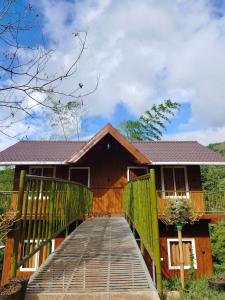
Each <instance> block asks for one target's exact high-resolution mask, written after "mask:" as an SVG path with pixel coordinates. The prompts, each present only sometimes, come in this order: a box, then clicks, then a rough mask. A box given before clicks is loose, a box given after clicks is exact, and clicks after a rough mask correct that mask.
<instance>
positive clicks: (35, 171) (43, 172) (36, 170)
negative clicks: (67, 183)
mask: <svg viewBox="0 0 225 300" xmlns="http://www.w3.org/2000/svg"><path fill="white" fill-rule="evenodd" d="M29 174H30V175H36V176H45V177H55V167H47V166H46V167H41V166H35V167H30V169H29Z"/></svg>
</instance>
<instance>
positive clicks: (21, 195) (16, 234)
mask: <svg viewBox="0 0 225 300" xmlns="http://www.w3.org/2000/svg"><path fill="white" fill-rule="evenodd" d="M25 184H26V172H25V171H24V170H22V171H21V172H20V181H19V194H18V203H17V214H16V221H15V223H14V228H13V252H12V256H11V265H10V277H16V269H17V268H16V265H17V260H18V248H19V240H20V234H21V232H20V229H21V222H22V221H21V216H22V209H23V198H24V190H25Z"/></svg>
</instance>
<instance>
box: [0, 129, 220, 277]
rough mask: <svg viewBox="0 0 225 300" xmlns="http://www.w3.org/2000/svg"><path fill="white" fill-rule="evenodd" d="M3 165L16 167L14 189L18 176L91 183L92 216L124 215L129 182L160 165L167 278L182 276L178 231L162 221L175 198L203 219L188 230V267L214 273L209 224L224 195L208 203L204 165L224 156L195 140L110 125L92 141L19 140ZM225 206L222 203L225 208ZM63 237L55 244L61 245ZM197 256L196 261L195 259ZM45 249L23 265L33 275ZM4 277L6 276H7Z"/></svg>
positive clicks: (3, 155) (0, 156)
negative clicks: (135, 135) (131, 137)
mask: <svg viewBox="0 0 225 300" xmlns="http://www.w3.org/2000/svg"><path fill="white" fill-rule="evenodd" d="M0 164H1V165H15V179H14V187H13V190H14V191H17V190H18V182H19V174H20V171H21V170H25V171H26V172H27V173H29V174H33V175H39V176H48V177H56V178H62V179H67V180H70V181H75V182H79V183H82V184H84V185H87V186H88V187H90V189H91V190H92V191H93V194H94V204H93V215H122V214H123V204H122V191H123V187H124V185H125V184H126V182H127V181H129V180H130V179H132V178H134V177H137V176H140V175H143V174H145V173H147V172H149V170H150V169H151V168H154V169H155V174H156V188H157V194H158V211H159V228H160V239H161V261H162V269H163V275H164V277H165V278H170V277H173V276H177V275H178V274H179V263H178V240H177V233H176V231H175V230H174V228H173V227H172V226H166V225H165V224H164V223H163V222H162V220H161V219H162V218H161V216H162V214H163V210H164V208H165V205H166V203H167V201H168V199H170V198H174V197H176V198H177V197H179V198H185V199H190V200H191V201H192V205H193V209H194V211H195V212H196V213H198V216H199V221H198V222H196V223H194V224H193V225H186V226H185V227H184V230H183V247H184V256H185V257H184V259H185V270H186V271H188V269H190V268H191V266H192V267H194V269H195V274H196V276H197V277H199V276H201V275H203V274H205V275H208V274H211V272H212V254H211V245H210V239H209V229H208V224H209V223H210V222H212V221H215V220H217V219H218V217H223V216H224V215H223V213H225V210H224V209H222V207H223V206H224V205H223V203H221V201H222V200H221V199H222V198H221V199H220V198H216V199H215V198H214V202H213V203H211V202H210V201H209V197H208V195H206V194H205V193H204V192H203V191H202V185H201V174H200V166H201V165H225V158H223V157H221V156H220V155H219V154H217V153H215V152H213V151H211V150H209V149H208V148H206V147H204V146H202V145H201V144H199V143H198V142H196V141H156V142H149V141H132V142H131V141H128V140H127V139H126V138H125V137H124V136H123V135H121V133H119V132H118V130H116V129H115V128H113V127H112V126H111V125H110V124H108V125H106V126H105V127H104V128H102V129H101V130H100V131H99V132H98V133H97V134H96V135H95V136H94V137H93V138H91V139H90V140H89V141H87V142H83V141H82V142H81V141H20V142H18V143H17V144H15V145H13V146H11V147H9V148H7V149H6V150H4V151H2V152H0ZM222 205H223V206H222ZM63 238H64V237H62V236H59V237H57V238H56V239H55V241H54V243H53V249H52V250H54V247H57V246H58V245H59V244H60V242H61V241H62V240H63ZM11 242H12V241H11V240H10V237H9V238H8V241H7V244H6V251H5V264H4V270H3V273H4V274H6V275H5V276H7V274H8V269H7V268H8V262H7V261H9V259H10V253H11V251H12V249H11V245H12V244H11ZM191 253H192V257H193V258H194V263H191V260H190V257H191V255H190V254H191ZM45 257H46V254H45V249H42V251H41V252H37V253H36V255H35V256H34V257H33V258H32V259H31V260H30V261H28V263H26V265H24V266H22V267H21V268H20V271H19V273H20V274H26V275H29V274H32V272H34V271H35V270H36V269H37V268H38V266H39V265H40V264H41V263H42V261H43V260H44V259H45ZM3 276H4V275H3Z"/></svg>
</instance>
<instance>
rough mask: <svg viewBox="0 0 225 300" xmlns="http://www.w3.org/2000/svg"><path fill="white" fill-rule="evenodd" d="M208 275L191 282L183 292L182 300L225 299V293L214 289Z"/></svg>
mask: <svg viewBox="0 0 225 300" xmlns="http://www.w3.org/2000/svg"><path fill="white" fill-rule="evenodd" d="M208 280H209V278H208V277H202V278H201V279H198V280H192V281H190V282H189V286H188V288H187V289H186V290H185V291H184V293H182V295H181V300H224V299H225V293H224V292H221V291H218V290H216V289H212V288H210V287H209V284H208Z"/></svg>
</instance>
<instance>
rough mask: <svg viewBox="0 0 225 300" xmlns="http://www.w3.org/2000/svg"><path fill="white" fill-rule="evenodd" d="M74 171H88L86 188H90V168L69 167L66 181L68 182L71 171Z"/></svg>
mask: <svg viewBox="0 0 225 300" xmlns="http://www.w3.org/2000/svg"><path fill="white" fill-rule="evenodd" d="M74 169H78V170H79V169H80V170H88V187H89V188H90V183H91V168H90V167H69V175H68V180H70V176H71V170H74Z"/></svg>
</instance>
